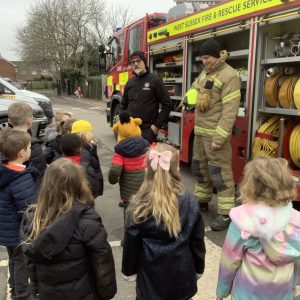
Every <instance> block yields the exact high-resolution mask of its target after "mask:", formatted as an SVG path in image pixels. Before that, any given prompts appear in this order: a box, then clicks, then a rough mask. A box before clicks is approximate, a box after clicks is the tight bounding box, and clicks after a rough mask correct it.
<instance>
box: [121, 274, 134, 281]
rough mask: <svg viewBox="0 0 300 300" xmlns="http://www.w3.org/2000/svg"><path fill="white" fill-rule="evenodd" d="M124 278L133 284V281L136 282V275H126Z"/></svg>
mask: <svg viewBox="0 0 300 300" xmlns="http://www.w3.org/2000/svg"><path fill="white" fill-rule="evenodd" d="M123 278H124V280H126V281H129V282H133V281H136V274H134V275H131V276H125V275H124V277H123Z"/></svg>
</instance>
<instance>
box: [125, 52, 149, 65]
mask: <svg viewBox="0 0 300 300" xmlns="http://www.w3.org/2000/svg"><path fill="white" fill-rule="evenodd" d="M134 58H140V59H141V60H142V61H143V62H144V64H145V66H147V63H146V57H145V53H144V52H142V51H134V52H133V53H132V54H131V55H130V57H129V61H131V60H132V59H134Z"/></svg>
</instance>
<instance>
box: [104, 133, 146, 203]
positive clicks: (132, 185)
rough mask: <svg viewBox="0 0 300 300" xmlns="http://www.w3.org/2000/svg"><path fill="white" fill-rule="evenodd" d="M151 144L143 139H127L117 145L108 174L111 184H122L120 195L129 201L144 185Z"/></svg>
mask: <svg viewBox="0 0 300 300" xmlns="http://www.w3.org/2000/svg"><path fill="white" fill-rule="evenodd" d="M148 148H149V143H148V142H147V141H146V140H145V139H144V138H142V137H137V138H126V139H125V140H123V141H122V142H120V143H119V144H117V145H116V147H115V153H114V156H113V158H112V162H111V166H110V169H109V173H108V181H109V183H111V184H116V183H117V182H119V184H120V195H121V199H122V200H123V201H128V200H129V199H130V197H131V196H132V195H134V194H135V193H136V192H137V191H138V190H139V188H140V186H141V185H142V183H143V181H144V176H145V169H146V166H147V164H146V152H147V151H148Z"/></svg>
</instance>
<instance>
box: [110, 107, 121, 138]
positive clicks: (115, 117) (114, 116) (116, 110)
mask: <svg viewBox="0 0 300 300" xmlns="http://www.w3.org/2000/svg"><path fill="white" fill-rule="evenodd" d="M120 111H121V105H120V103H118V104H117V105H116V106H115V107H114V110H113V113H112V124H113V125H114V124H116V123H118V122H119V114H120ZM114 135H115V139H116V140H117V138H118V133H117V132H114Z"/></svg>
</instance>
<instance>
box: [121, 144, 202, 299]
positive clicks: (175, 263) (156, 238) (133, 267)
mask: <svg viewBox="0 0 300 300" xmlns="http://www.w3.org/2000/svg"><path fill="white" fill-rule="evenodd" d="M147 166H148V167H147V172H146V175H145V179H144V182H143V184H142V186H141V188H140V190H139V191H138V192H137V194H136V195H134V196H133V198H132V199H131V201H130V204H129V207H128V209H127V222H126V229H125V237H124V244H123V262H122V272H123V274H124V275H125V278H126V279H128V280H130V281H132V280H135V278H137V287H136V291H137V299H139V300H144V299H147V300H152V299H153V300H154V299H155V300H163V299H174V300H186V299H190V298H191V297H192V296H193V295H195V294H196V293H197V280H198V279H199V278H200V277H201V275H202V274H203V272H204V258H205V244H204V224H203V220H202V217H201V214H200V212H199V208H198V207H199V206H198V203H197V201H196V200H195V199H194V198H193V197H192V196H191V195H189V194H188V193H186V192H184V189H183V186H182V183H181V178H180V174H179V153H178V151H177V150H176V149H175V148H173V147H172V146H170V145H167V144H157V145H156V146H155V147H154V148H152V149H151V150H150V151H149V154H148V158H147Z"/></svg>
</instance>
